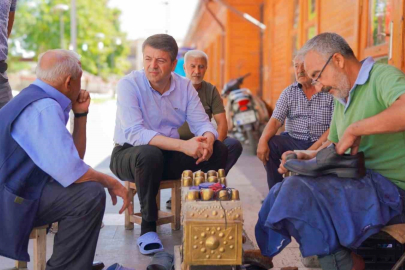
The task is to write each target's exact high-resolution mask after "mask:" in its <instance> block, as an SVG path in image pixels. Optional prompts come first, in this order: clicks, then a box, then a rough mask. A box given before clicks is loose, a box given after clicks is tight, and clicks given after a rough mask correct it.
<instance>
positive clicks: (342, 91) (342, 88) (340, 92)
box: [321, 72, 350, 99]
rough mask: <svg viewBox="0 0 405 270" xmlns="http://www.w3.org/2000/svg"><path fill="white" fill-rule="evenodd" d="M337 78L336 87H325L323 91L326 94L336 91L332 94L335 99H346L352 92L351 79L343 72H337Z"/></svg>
mask: <svg viewBox="0 0 405 270" xmlns="http://www.w3.org/2000/svg"><path fill="white" fill-rule="evenodd" d="M334 77H335V78H336V81H337V82H336V86H334V87H333V86H324V87H322V89H321V91H322V92H324V93H329V92H330V91H331V90H334V93H333V94H332V95H333V96H334V97H335V98H338V99H346V98H347V97H348V96H349V92H350V82H349V78H348V77H347V76H346V75H345V74H344V73H343V72H336V75H335V76H334Z"/></svg>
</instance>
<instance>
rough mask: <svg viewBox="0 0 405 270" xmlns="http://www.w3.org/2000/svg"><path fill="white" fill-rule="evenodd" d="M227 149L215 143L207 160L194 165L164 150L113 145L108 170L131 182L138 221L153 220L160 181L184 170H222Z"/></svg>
mask: <svg viewBox="0 0 405 270" xmlns="http://www.w3.org/2000/svg"><path fill="white" fill-rule="evenodd" d="M227 156H228V149H227V148H226V146H225V145H224V144H223V143H222V142H220V141H215V143H214V152H213V154H212V156H211V158H210V159H209V160H208V161H205V162H202V163H200V164H198V165H196V164H195V163H196V160H195V159H194V158H192V157H190V156H187V155H186V154H184V153H181V152H177V151H165V150H161V149H159V148H158V147H156V146H151V145H141V146H132V145H130V144H124V146H116V147H115V148H114V150H113V152H112V154H111V163H110V169H111V171H112V172H113V173H114V174H115V175H116V176H117V177H118V178H119V179H121V180H123V181H131V182H135V185H136V189H137V191H138V197H139V202H140V205H141V213H142V219H144V220H145V221H147V222H152V221H156V220H157V218H158V209H157V204H156V196H157V194H158V191H159V186H160V181H162V180H174V179H179V178H180V177H181V174H182V172H183V171H184V170H192V171H197V170H202V171H205V172H206V171H208V170H218V169H223V168H225V164H226V160H227Z"/></svg>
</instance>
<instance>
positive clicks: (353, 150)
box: [336, 125, 361, 155]
mask: <svg viewBox="0 0 405 270" xmlns="http://www.w3.org/2000/svg"><path fill="white" fill-rule="evenodd" d="M360 141H361V136H357V135H356V134H354V133H353V128H352V125H350V126H349V127H348V128H347V129H346V130H345V133H343V136H342V138H341V139H340V140H339V142H338V144H337V145H336V153H338V154H339V155H343V154H344V153H345V152H346V150H347V149H349V148H350V154H351V155H355V154H357V152H358V151H359V146H360Z"/></svg>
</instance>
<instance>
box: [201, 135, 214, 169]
mask: <svg viewBox="0 0 405 270" xmlns="http://www.w3.org/2000/svg"><path fill="white" fill-rule="evenodd" d="M203 136H204V137H205V138H206V141H205V142H204V143H203V147H204V151H203V155H202V156H201V157H200V158H199V159H198V160H197V162H196V164H197V165H198V164H200V163H201V162H204V161H207V160H209V159H210V158H211V156H212V154H213V153H214V142H215V136H214V134H212V133H211V132H206V133H204V135H203Z"/></svg>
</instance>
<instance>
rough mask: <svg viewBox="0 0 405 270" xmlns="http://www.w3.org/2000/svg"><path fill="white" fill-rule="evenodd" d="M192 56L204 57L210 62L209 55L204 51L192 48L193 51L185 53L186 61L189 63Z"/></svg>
mask: <svg viewBox="0 0 405 270" xmlns="http://www.w3.org/2000/svg"><path fill="white" fill-rule="evenodd" d="M190 57H191V58H204V59H205V61H206V62H207V64H208V55H207V54H206V53H205V52H203V51H200V50H191V51H188V52H186V54H185V55H184V63H187V59H188V58H190Z"/></svg>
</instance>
